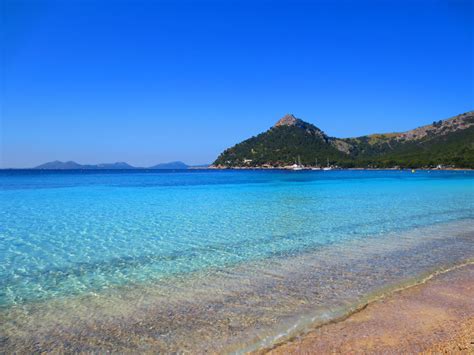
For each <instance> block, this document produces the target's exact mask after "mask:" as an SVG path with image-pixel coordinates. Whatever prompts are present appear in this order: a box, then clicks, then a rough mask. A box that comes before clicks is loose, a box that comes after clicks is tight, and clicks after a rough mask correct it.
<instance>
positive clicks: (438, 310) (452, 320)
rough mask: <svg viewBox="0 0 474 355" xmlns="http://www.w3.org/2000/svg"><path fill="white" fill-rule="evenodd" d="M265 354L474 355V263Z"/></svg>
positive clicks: (395, 294) (378, 301)
mask: <svg viewBox="0 0 474 355" xmlns="http://www.w3.org/2000/svg"><path fill="white" fill-rule="evenodd" d="M261 353H270V354H309V353H313V354H318V353H319V354H322V353H450V354H452V353H466V354H473V353H474V264H468V265H466V266H463V267H460V268H456V269H454V270H451V271H449V272H446V273H443V274H440V275H437V276H435V277H433V278H431V279H429V280H427V281H426V282H425V283H423V284H420V285H417V286H413V287H410V288H407V289H404V290H401V291H397V292H395V293H393V294H391V295H389V296H386V297H384V298H382V299H380V300H377V301H374V302H372V303H370V304H369V305H367V306H366V307H365V308H363V309H362V310H360V311H359V312H356V313H354V314H352V315H351V316H349V317H348V318H346V319H344V320H341V321H339V322H336V323H332V324H328V325H324V326H322V327H319V328H316V329H313V330H310V331H309V332H308V333H306V334H304V335H301V336H298V337H295V338H293V339H291V340H290V341H288V342H285V343H283V344H279V345H277V346H275V347H274V348H273V349H267V350H265V351H262V352H261Z"/></svg>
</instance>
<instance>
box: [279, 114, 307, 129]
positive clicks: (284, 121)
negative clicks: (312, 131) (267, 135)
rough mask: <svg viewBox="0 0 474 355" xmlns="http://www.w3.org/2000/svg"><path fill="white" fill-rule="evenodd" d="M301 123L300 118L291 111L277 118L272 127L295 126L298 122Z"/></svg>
mask: <svg viewBox="0 0 474 355" xmlns="http://www.w3.org/2000/svg"><path fill="white" fill-rule="evenodd" d="M301 123H303V121H302V120H300V119H299V118H296V117H295V116H294V115H292V114H291V113H288V114H286V115H285V116H283V117H282V118H280V119H279V120H278V122H277V123H275V125H274V126H273V127H280V126H297V125H298V124H301Z"/></svg>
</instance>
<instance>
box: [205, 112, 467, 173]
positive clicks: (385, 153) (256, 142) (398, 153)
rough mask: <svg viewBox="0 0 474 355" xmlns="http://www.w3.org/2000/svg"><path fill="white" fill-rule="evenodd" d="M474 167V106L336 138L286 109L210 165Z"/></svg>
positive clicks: (245, 166) (265, 166)
mask: <svg viewBox="0 0 474 355" xmlns="http://www.w3.org/2000/svg"><path fill="white" fill-rule="evenodd" d="M293 164H297V165H299V166H307V167H308V166H309V167H317V166H326V165H330V166H338V167H342V168H423V167H426V168H433V167H438V168H443V167H452V168H471V169H472V168H474V111H470V112H466V113H463V114H460V115H458V116H455V117H452V118H449V119H446V120H440V121H435V122H433V123H432V124H429V125H426V126H422V127H419V128H416V129H413V130H410V131H407V132H402V133H385V134H371V135H367V136H362V137H356V138H335V137H330V136H328V135H326V134H325V133H324V132H323V131H322V130H321V129H319V128H317V127H316V126H314V125H313V124H311V123H308V122H305V121H303V120H301V119H299V118H296V117H295V116H293V115H291V114H288V115H285V116H284V117H283V118H281V119H280V120H279V121H278V122H277V123H276V124H275V125H274V126H273V127H271V128H270V129H269V130H267V131H266V132H264V133H261V134H259V135H257V136H255V137H252V138H249V139H247V140H245V141H243V142H241V143H238V144H236V145H235V146H233V147H231V148H229V149H226V150H225V151H224V152H222V153H221V154H220V155H219V157H218V158H217V159H216V160H215V161H214V163H213V164H212V166H211V167H213V168H220V169H225V168H283V167H288V166H291V165H293Z"/></svg>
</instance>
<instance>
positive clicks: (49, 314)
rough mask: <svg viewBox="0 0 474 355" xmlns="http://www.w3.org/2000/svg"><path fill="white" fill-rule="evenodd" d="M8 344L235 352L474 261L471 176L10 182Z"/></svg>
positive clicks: (22, 176)
mask: <svg viewBox="0 0 474 355" xmlns="http://www.w3.org/2000/svg"><path fill="white" fill-rule="evenodd" d="M0 186H1V190H0V198H1V205H2V208H1V211H0V212H1V214H0V238H1V239H0V243H1V244H0V247H1V248H0V253H1V255H0V256H1V258H0V260H1V262H0V282H1V286H2V287H1V293H0V307H1V308H0V317H1V320H2V330H3V331H2V333H3V334H4V336H2V346H3V348H4V349H7V350H8V349H10V350H12V349H19V350H20V351H25V352H28V351H32V350H33V351H34V350H48V349H49V350H51V349H53V348H54V349H58V348H62V349H65V350H82V351H87V350H97V349H103V350H104V349H105V350H141V351H147V350H149V351H179V350H186V349H187V350H191V349H192V350H195V351H209V350H210V351H238V350H242V349H252V348H254V347H255V346H263V345H269V344H271V343H272V342H273V341H275V340H276V339H277V338H278V336H280V335H281V336H287V335H290V334H292V332H296V331H301V330H303V329H304V328H305V326H307V325H308V324H311V323H312V322H324V321H327V320H330V319H332V318H334V317H337V316H340V315H342V314H345V313H347V312H349V311H350V310H352V309H354V308H355V307H357V306H358V305H359V304H361V303H363V302H366V301H367V299H368V298H370V297H373V296H374V295H375V294H377V293H380V292H384V291H386V290H388V289H390V288H391V287H397V286H398V285H400V284H404V283H407V282H412V281H413V280H416V279H417V278H419V277H422V276H423V275H426V274H427V273H429V272H433V271H435V270H437V269H440V268H445V267H449V266H451V265H455V264H457V263H462V262H465V261H466V260H470V259H472V258H474V240H473V239H474V227H473V223H472V222H473V220H474V209H473V207H474V173H472V172H462V171H455V172H429V173H428V172H417V173H415V174H412V173H409V172H399V171H385V172H384V171H373V172H368V171H350V172H348V171H331V172H318V171H315V172H312V171H311V172H285V171H189V172H164V171H162V172H156V171H154V172H153V171H148V172H136V171H134V172H130V171H128V172H126V171H122V172H113V171H110V172H42V171H39V172H38V171H34V172H33V171H21V172H19V171H13V172H6V171H3V172H1V173H0Z"/></svg>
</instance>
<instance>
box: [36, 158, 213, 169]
mask: <svg viewBox="0 0 474 355" xmlns="http://www.w3.org/2000/svg"><path fill="white" fill-rule="evenodd" d="M207 166H208V165H187V164H185V163H183V162H182V161H173V162H169V163H161V164H156V165H153V166H150V167H147V168H143V167H136V166H132V165H130V164H128V163H125V162H117V163H105V164H94V165H91V164H79V163H76V162H74V161H66V162H62V161H59V160H56V161H51V162H48V163H44V164H41V165H38V166H37V167H35V168H34V169H39V170H41V169H42V170H132V169H153V170H158V169H159V170H184V169H197V168H206V167H207Z"/></svg>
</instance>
